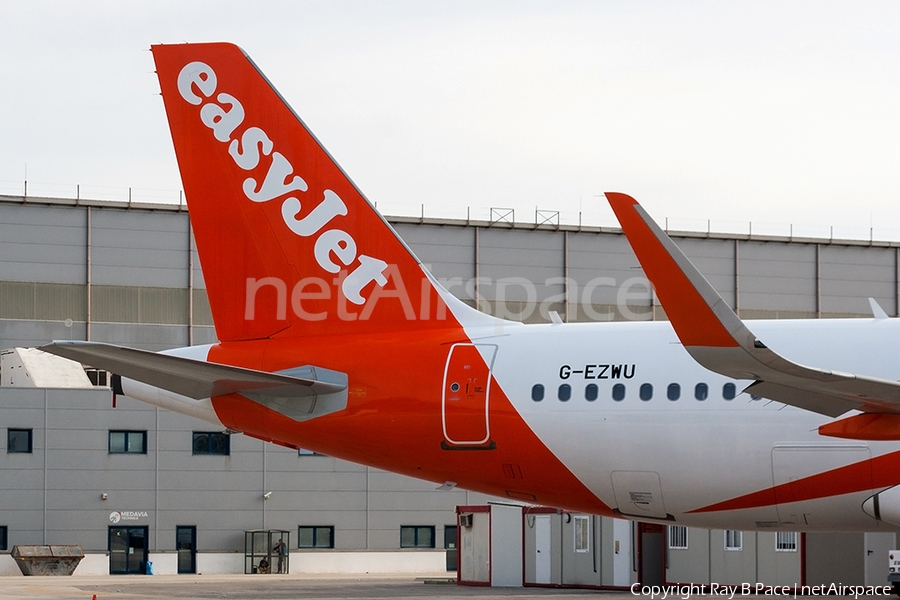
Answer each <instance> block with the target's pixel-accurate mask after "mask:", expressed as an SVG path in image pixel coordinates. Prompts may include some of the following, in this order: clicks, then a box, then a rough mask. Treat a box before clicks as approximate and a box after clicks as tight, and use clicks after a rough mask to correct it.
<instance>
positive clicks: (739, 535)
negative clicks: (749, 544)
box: [725, 529, 744, 552]
mask: <svg viewBox="0 0 900 600" xmlns="http://www.w3.org/2000/svg"><path fill="white" fill-rule="evenodd" d="M743 549H744V533H743V532H742V531H737V530H736V529H726V530H725V551H726V552H740V551H741V550H743Z"/></svg>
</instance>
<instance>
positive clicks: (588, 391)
mask: <svg viewBox="0 0 900 600" xmlns="http://www.w3.org/2000/svg"><path fill="white" fill-rule="evenodd" d="M599 395H600V388H598V387H597V384H596V383H589V384H587V385H586V386H585V388H584V399H585V400H587V401H588V402H593V401H594V400H596V399H597V396H599Z"/></svg>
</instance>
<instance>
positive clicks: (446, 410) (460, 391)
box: [441, 344, 497, 447]
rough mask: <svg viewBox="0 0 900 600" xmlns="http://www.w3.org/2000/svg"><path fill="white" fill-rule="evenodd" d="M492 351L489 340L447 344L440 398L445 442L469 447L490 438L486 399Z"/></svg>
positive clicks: (494, 348) (495, 349)
mask: <svg viewBox="0 0 900 600" xmlns="http://www.w3.org/2000/svg"><path fill="white" fill-rule="evenodd" d="M496 352H497V346H494V345H490V344H477V345H476V344H454V345H453V346H452V347H451V348H450V354H449V355H448V356H447V365H446V367H445V369H444V390H443V394H442V402H441V406H442V409H443V417H444V439H445V440H446V443H449V444H451V445H458V446H468V447H471V446H479V445H485V444H488V442H489V441H490V439H491V430H490V423H489V421H488V399H489V397H490V383H491V366H492V365H493V362H494V355H495V354H496Z"/></svg>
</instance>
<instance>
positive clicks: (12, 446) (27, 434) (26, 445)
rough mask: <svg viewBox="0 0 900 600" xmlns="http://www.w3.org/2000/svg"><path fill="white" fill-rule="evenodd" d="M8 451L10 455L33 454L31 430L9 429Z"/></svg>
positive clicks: (7, 434)
mask: <svg viewBox="0 0 900 600" xmlns="http://www.w3.org/2000/svg"><path fill="white" fill-rule="evenodd" d="M6 451H7V452H9V453H22V454H31V430H30V429H8V430H7V432H6Z"/></svg>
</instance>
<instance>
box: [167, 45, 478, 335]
mask: <svg viewBox="0 0 900 600" xmlns="http://www.w3.org/2000/svg"><path fill="white" fill-rule="evenodd" d="M152 51H153V57H154V59H155V61H156V68H157V74H158V76H159V81H160V87H161V89H162V96H163V101H164V102H165V107H166V113H167V115H168V119H169V126H170V128H171V131H172V139H173V141H174V143H175V153H176V155H177V157H178V165H179V168H180V170H181V176H182V180H183V183H184V191H185V195H186V197H187V201H188V207H189V209H190V214H191V219H192V225H193V228H194V234H195V236H196V240H197V247H198V250H199V253H200V261H201V265H202V267H203V274H204V279H205V281H206V285H207V291H208V294H209V300H210V305H211V308H212V313H213V319H214V322H215V326H216V333H217V335H218V337H219V339H220V341H236V340H248V339H261V338H267V337H272V336H275V335H279V336H281V335H315V334H319V333H326V332H327V333H347V332H350V331H352V332H355V333H367V332H373V331H383V330H387V329H391V330H398V329H400V330H403V329H412V328H422V327H447V326H448V325H451V326H452V325H456V324H457V323H456V321H455V320H454V317H453V315H452V314H450V312H449V311H448V310H447V303H450V304H453V303H454V299H452V298H450V297H448V296H447V295H446V293H445V292H443V290H441V289H440V287H439V286H437V285H436V284H435V283H434V282H433V281H432V280H431V279H430V278H429V275H428V274H427V272H426V271H425V269H424V268H423V267H422V266H421V264H420V263H419V261H418V260H417V259H416V257H415V256H414V255H413V254H412V252H410V250H409V249H408V248H407V247H406V245H405V244H404V243H403V242H402V241H401V240H400V238H399V237H397V235H396V233H395V232H394V230H393V229H392V228H391V226H390V225H389V224H388V223H387V222H386V221H385V220H384V218H383V217H382V216H381V215H380V214H379V213H378V211H376V210H375V208H374V207H373V206H372V205H371V204H370V203H369V202H368V200H366V198H365V197H364V196H363V195H362V193H361V192H360V191H359V190H358V189H357V188H356V186H355V185H354V184H353V182H352V181H350V179H349V177H347V175H346V174H345V173H344V172H343V170H341V168H340V167H339V166H338V165H337V163H336V162H335V161H334V159H333V158H332V157H331V156H330V155H329V154H328V152H327V151H326V150H325V149H324V148H323V147H322V145H321V144H320V143H319V141H318V140H317V139H316V138H315V136H313V134H312V133H311V132H310V131H309V129H308V128H307V127H306V125H305V124H304V123H303V121H301V120H300V118H299V117H298V116H297V115H296V114H295V113H294V111H293V110H292V109H291V108H290V106H288V104H287V103H286V102H285V101H284V100H283V99H282V97H281V96H280V95H279V94H278V92H277V91H276V90H275V88H273V87H272V85H271V84H270V83H269V82H268V80H267V79H266V78H265V76H264V75H263V74H262V73H261V72H260V71H259V70H258V68H257V67H256V65H255V64H254V63H253V62H252V61H251V60H250V59H249V57H247V56H246V55H245V54H244V52H243V51H242V50H241V49H240V48H238V47H237V46H234V45H232V44H224V43H216V44H181V45H158V46H153V48H152ZM460 304H461V303H460ZM462 310H464V309H462ZM454 311H456V308H454ZM448 320H450V321H452V323H448V322H447V321H448Z"/></svg>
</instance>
